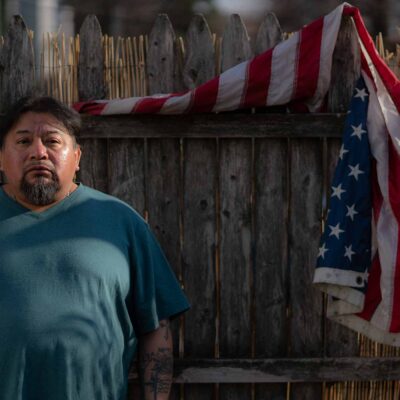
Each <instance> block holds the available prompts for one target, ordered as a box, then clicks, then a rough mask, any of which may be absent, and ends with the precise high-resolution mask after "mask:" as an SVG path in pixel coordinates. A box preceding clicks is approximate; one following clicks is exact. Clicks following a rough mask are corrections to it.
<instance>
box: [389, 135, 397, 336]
mask: <svg viewBox="0 0 400 400" xmlns="http://www.w3.org/2000/svg"><path fill="white" fill-rule="evenodd" d="M388 147H389V152H388V153H389V155H388V158H389V159H388V163H389V166H388V167H389V168H388V169H389V201H390V205H391V208H392V211H393V214H394V216H395V218H396V221H397V225H398V232H397V249H393V250H394V251H396V255H397V256H396V265H395V273H394V282H393V289H394V290H393V307H392V320H391V323H390V328H389V331H390V332H399V331H400V306H399V304H400V253H399V249H400V226H399V221H400V156H399V154H398V153H397V150H396V148H395V146H394V144H393V142H392V139H391V138H390V136H389V138H388Z"/></svg>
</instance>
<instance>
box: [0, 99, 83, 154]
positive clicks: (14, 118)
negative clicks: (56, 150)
mask: <svg viewBox="0 0 400 400" xmlns="http://www.w3.org/2000/svg"><path fill="white" fill-rule="evenodd" d="M30 111H31V112H34V113H47V114H50V115H52V116H53V117H54V118H56V119H57V120H58V121H59V122H61V123H62V124H63V125H64V127H65V128H66V129H67V131H68V133H69V134H70V135H71V136H72V137H73V138H74V139H75V140H76V135H77V134H78V133H79V131H80V129H81V117H80V115H79V114H78V113H77V112H76V111H75V110H74V109H72V108H70V107H68V106H67V105H65V104H63V103H61V102H60V101H58V100H56V99H55V98H53V97H29V96H28V97H23V98H21V99H20V100H18V101H17V102H16V103H15V104H13V105H12V106H11V107H10V108H9V110H8V111H7V113H6V115H5V116H4V117H2V118H1V122H0V148H2V147H3V145H4V139H5V137H6V136H7V133H8V132H9V131H10V129H11V128H12V127H13V126H14V125H15V124H16V123H17V122H18V121H19V119H20V118H21V117H22V115H23V114H25V113H27V112H30Z"/></svg>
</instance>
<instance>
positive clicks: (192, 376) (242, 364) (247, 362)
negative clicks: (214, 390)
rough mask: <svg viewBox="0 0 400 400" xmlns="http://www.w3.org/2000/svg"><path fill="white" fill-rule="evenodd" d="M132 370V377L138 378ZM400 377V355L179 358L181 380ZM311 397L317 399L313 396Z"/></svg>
mask: <svg viewBox="0 0 400 400" xmlns="http://www.w3.org/2000/svg"><path fill="white" fill-rule="evenodd" d="M136 378H137V377H136V375H134V374H130V376H129V379H130V381H132V380H134V379H136ZM347 380H352V381H393V380H400V358H399V357H337V358H278V359H201V360H197V359H186V360H175V368H174V381H175V382H180V383H221V382H224V383H232V382H240V383H251V382H275V383H279V382H293V383H298V382H343V381H347ZM310 399H314V398H313V397H310Z"/></svg>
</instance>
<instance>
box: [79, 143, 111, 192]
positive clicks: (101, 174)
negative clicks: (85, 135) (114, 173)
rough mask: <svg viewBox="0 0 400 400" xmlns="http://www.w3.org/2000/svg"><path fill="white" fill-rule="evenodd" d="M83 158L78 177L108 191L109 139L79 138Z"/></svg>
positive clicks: (89, 184)
mask: <svg viewBox="0 0 400 400" xmlns="http://www.w3.org/2000/svg"><path fill="white" fill-rule="evenodd" d="M79 143H80V145H81V148H82V159H81V163H80V171H79V174H78V179H79V180H80V181H81V182H82V183H83V184H84V185H87V186H90V187H92V188H95V189H98V190H101V191H102V192H107V190H108V165H107V160H108V148H107V147H108V146H107V140H101V139H85V140H79Z"/></svg>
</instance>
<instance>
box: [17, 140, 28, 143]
mask: <svg viewBox="0 0 400 400" xmlns="http://www.w3.org/2000/svg"><path fill="white" fill-rule="evenodd" d="M17 143H18V144H28V143H29V140H28V139H20V140H18V142H17Z"/></svg>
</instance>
